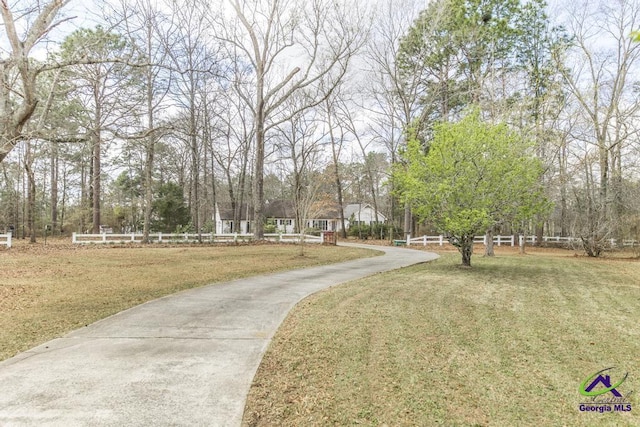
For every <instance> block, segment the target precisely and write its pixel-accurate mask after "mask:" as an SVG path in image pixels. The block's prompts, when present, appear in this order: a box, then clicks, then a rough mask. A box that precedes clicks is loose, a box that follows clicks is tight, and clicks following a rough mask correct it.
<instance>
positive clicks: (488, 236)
mask: <svg viewBox="0 0 640 427" xmlns="http://www.w3.org/2000/svg"><path fill="white" fill-rule="evenodd" d="M484 239H485V241H486V244H485V245H484V256H495V255H496V253H495V251H494V250H493V228H489V229H488V230H487V232H486V233H485V235H484Z"/></svg>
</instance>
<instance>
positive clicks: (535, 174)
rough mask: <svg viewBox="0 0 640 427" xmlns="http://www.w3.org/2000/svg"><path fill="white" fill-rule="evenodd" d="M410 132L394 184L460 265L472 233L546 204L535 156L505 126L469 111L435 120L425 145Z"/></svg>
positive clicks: (468, 262) (470, 245) (520, 217)
mask: <svg viewBox="0 0 640 427" xmlns="http://www.w3.org/2000/svg"><path fill="white" fill-rule="evenodd" d="M411 133H413V135H410V137H409V141H408V146H407V151H406V153H405V157H406V161H407V163H406V165H404V167H399V168H396V169H395V171H394V179H395V180H396V184H397V185H396V188H398V189H399V193H400V196H401V198H403V199H404V200H405V201H408V202H410V203H411V205H412V206H413V207H414V211H415V213H416V215H417V216H418V217H419V218H421V219H428V220H429V221H431V222H433V223H434V224H435V226H436V227H437V228H438V229H439V230H440V231H441V232H443V233H444V234H446V235H447V236H448V237H449V241H450V242H451V243H452V244H453V245H455V246H456V247H457V248H458V250H459V251H460V253H461V254H462V264H463V265H464V266H471V255H472V253H473V238H474V236H476V235H478V234H483V233H484V232H485V230H487V229H488V228H489V227H493V226H496V225H498V224H501V223H504V222H507V221H512V222H513V221H521V220H525V219H528V218H531V217H532V216H533V215H535V214H536V213H538V212H540V211H543V210H544V209H546V208H548V203H547V202H546V200H545V198H544V193H543V189H542V188H541V185H540V184H539V182H540V181H539V178H540V175H541V173H542V165H541V163H540V161H539V160H538V159H536V157H535V156H534V155H533V153H531V144H529V143H528V142H526V141H523V140H522V138H521V137H520V136H519V135H518V134H517V133H515V132H512V131H511V130H509V128H508V127H507V126H506V125H504V124H499V125H492V124H489V123H485V122H482V121H481V120H480V116H479V113H478V112H477V111H474V112H472V113H471V114H468V115H467V116H466V117H464V118H463V119H462V120H461V121H460V122H458V123H440V124H437V125H436V126H435V128H434V138H433V141H432V142H431V143H430V144H429V145H428V147H425V145H424V144H422V143H421V142H420V141H419V140H418V139H417V138H416V137H415V132H411Z"/></svg>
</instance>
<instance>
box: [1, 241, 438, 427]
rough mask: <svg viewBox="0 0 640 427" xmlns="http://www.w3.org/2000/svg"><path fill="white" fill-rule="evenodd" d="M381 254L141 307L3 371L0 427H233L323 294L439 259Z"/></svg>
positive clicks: (389, 250) (392, 251)
mask: <svg viewBox="0 0 640 427" xmlns="http://www.w3.org/2000/svg"><path fill="white" fill-rule="evenodd" d="M352 246H361V247H370V248H374V249H379V250H382V251H384V252H385V254H384V255H382V256H378V257H373V258H365V259H359V260H355V261H349V262H344V263H340V264H333V265H327V266H321V267H313V268H307V269H301V270H293V271H288V272H283V273H277V274H271V275H266V276H258V277H251V278H246V279H241V280H235V281H232V282H227V283H223V284H216V285H211V286H207V287H203V288H198V289H192V290H189V291H184V292H181V293H178V294H175V295H171V296H167V297H164V298H160V299H158V300H154V301H151V302H148V303H146V304H142V305H140V306H137V307H134V308H132V309H129V310H126V311H124V312H122V313H118V314H116V315H114V316H112V317H109V318H107V319H104V320H101V321H99V322H96V323H94V324H92V325H89V326H88V327H86V328H83V329H79V330H76V331H74V332H72V333H70V334H68V335H66V336H64V337H62V338H59V339H55V340H53V341H50V342H48V343H45V344H43V345H41V346H39V347H36V348H34V349H32V350H29V351H27V352H24V353H21V354H19V355H17V356H16V357H14V358H12V359H8V360H6V361H4V362H1V363H0V426H4V427H6V426H132V425H135V426H151V425H153V426H160V425H165V426H238V425H240V422H241V420H242V413H243V410H244V404H245V399H246V396H247V393H248V391H249V387H250V386H251V381H252V379H253V376H254V374H255V372H256V370H257V369H258V365H259V364H260V360H261V358H262V355H263V354H264V351H265V350H266V348H267V345H268V344H269V341H270V340H271V337H272V336H273V335H274V333H275V332H276V329H277V328H278V326H279V325H280V323H281V322H282V321H283V320H284V318H285V316H286V315H287V313H288V312H289V310H290V309H291V308H292V307H293V306H294V305H295V304H296V303H297V302H298V301H300V300H301V299H303V298H305V297H306V296H308V295H310V294H312V293H314V292H317V291H319V290H321V289H324V288H327V287H330V286H332V285H336V284H339V283H344V282H347V281H349V280H354V279H358V278H361V277H366V276H369V275H372V274H375V273H379V272H383V271H388V270H393V269H397V268H400V267H405V266H409V265H412V264H417V263H421V262H426V261H430V260H433V259H435V258H437V255H435V254H432V253H427V252H422V251H416V250H410V249H405V248H393V247H378V246H376V247H372V246H366V245H352Z"/></svg>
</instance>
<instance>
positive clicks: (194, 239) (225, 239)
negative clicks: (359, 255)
mask: <svg viewBox="0 0 640 427" xmlns="http://www.w3.org/2000/svg"><path fill="white" fill-rule="evenodd" d="M264 237H265V239H266V240H268V241H271V242H281V243H300V240H301V236H300V234H276V233H274V234H265V235H264ZM71 238H72V242H73V244H104V243H111V244H116V243H119V244H120V243H122V244H124V243H142V238H143V235H142V234H140V233H126V234H109V233H100V234H80V233H73V235H72V237H71ZM302 238H303V239H304V242H305V243H323V242H324V236H322V235H320V236H311V235H308V234H305V235H303V236H302ZM149 240H150V241H151V242H154V243H198V242H203V243H238V242H250V241H252V240H253V234H252V233H249V234H240V233H228V234H214V233H202V234H197V233H152V234H149Z"/></svg>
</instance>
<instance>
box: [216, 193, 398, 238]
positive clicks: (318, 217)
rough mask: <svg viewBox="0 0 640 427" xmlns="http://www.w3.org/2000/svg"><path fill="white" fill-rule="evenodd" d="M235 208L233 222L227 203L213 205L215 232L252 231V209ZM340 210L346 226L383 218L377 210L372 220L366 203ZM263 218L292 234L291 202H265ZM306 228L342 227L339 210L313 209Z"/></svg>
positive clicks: (377, 220) (371, 210)
mask: <svg viewBox="0 0 640 427" xmlns="http://www.w3.org/2000/svg"><path fill="white" fill-rule="evenodd" d="M239 210H240V212H239V214H240V215H239V218H240V221H239V223H238V224H236V223H235V221H234V215H233V209H232V208H231V207H230V206H229V207H226V208H219V206H217V205H216V209H215V213H214V218H213V220H214V223H215V224H216V233H217V234H223V233H250V232H252V229H251V223H252V222H253V209H252V208H250V207H249V206H248V205H242V206H241V207H239ZM343 212H344V219H345V227H346V228H347V229H349V227H350V226H351V225H361V224H366V225H372V224H375V223H376V222H378V223H384V222H386V220H387V218H386V217H385V216H384V215H383V214H382V213H380V212H378V215H377V219H376V213H375V210H374V209H373V207H372V206H371V205H370V204H368V203H350V204H348V205H346V206H345V207H344V211H343ZM265 218H267V221H271V222H272V223H273V224H274V225H275V226H276V229H277V230H278V232H281V233H293V232H294V230H295V224H296V219H295V210H294V207H293V202H292V201H290V200H274V201H271V202H269V203H267V204H266V206H265ZM306 228H313V229H316V230H321V231H340V230H342V224H341V223H340V211H339V210H338V209H335V208H325V209H320V210H319V211H317V212H316V214H315V215H314V218H311V219H308V220H307V224H306Z"/></svg>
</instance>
